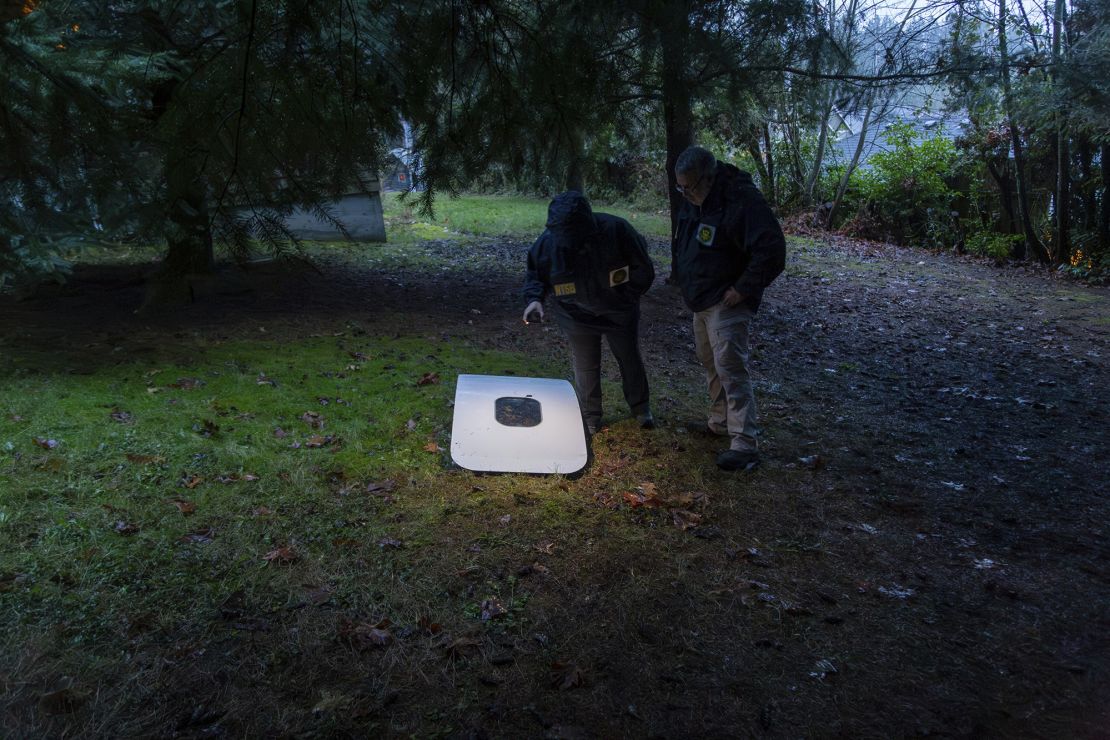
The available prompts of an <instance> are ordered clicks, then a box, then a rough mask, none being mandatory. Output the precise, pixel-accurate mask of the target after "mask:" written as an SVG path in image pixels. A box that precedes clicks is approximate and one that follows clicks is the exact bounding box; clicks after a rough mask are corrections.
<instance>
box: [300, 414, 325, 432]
mask: <svg viewBox="0 0 1110 740" xmlns="http://www.w3.org/2000/svg"><path fill="white" fill-rule="evenodd" d="M301 421H303V422H304V423H305V424H308V425H309V426H310V427H312V428H313V429H323V428H324V416H323V415H322V414H320V413H318V412H316V411H306V412H304V413H303V414H301Z"/></svg>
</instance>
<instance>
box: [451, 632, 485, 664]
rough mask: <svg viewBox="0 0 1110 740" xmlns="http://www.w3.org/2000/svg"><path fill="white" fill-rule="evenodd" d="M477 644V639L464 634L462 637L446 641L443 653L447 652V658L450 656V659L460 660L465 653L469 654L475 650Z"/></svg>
mask: <svg viewBox="0 0 1110 740" xmlns="http://www.w3.org/2000/svg"><path fill="white" fill-rule="evenodd" d="M479 644H480V643H479V642H478V640H476V639H474V638H473V637H470V636H468V635H464V636H462V637H456V638H454V639H453V640H451V641H450V642H448V643H447V644H446V645H445V646H444V648H443V650H444V652H445V653H447V657H448V658H451V659H452V660H460V659H462V658H465V657H466V656H467V655H471V654H473V653H475V652H477V650H478V645H479Z"/></svg>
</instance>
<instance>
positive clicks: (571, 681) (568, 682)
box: [551, 663, 585, 691]
mask: <svg viewBox="0 0 1110 740" xmlns="http://www.w3.org/2000/svg"><path fill="white" fill-rule="evenodd" d="M551 670H552V679H551V685H552V686H554V687H556V688H558V689H559V691H569V690H570V689H575V688H578V687H579V686H581V685H582V683H583V681H584V680H585V678H584V676H583V674H582V669H581V668H579V667H578V666H576V665H574V664H572V663H552V664H551Z"/></svg>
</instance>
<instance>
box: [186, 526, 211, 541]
mask: <svg viewBox="0 0 1110 740" xmlns="http://www.w3.org/2000/svg"><path fill="white" fill-rule="evenodd" d="M215 536H216V530H214V529H212V528H211V527H205V528H204V529H198V530H197V531H195V532H189V533H187V534H185V535H182V537H181V541H182V542H195V543H198V544H207V543H209V542H211V541H212V540H213V539H214V538H215Z"/></svg>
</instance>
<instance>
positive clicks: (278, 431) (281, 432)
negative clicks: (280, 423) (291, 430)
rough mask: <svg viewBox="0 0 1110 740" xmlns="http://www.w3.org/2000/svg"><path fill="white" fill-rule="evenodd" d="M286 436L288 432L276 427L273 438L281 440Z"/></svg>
mask: <svg viewBox="0 0 1110 740" xmlns="http://www.w3.org/2000/svg"><path fill="white" fill-rule="evenodd" d="M287 435H288V432H286V431H285V430H284V429H282V428H281V427H278V428H277V429H275V430H274V436H275V437H277V438H278V439H282V438H283V437H285V436H287Z"/></svg>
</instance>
